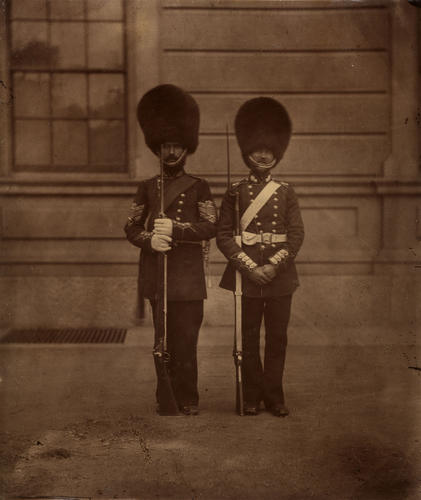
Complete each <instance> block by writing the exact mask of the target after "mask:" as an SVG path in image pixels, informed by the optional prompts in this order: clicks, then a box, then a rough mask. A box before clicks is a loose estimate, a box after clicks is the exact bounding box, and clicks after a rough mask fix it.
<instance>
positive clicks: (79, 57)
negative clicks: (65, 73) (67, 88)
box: [51, 23, 86, 69]
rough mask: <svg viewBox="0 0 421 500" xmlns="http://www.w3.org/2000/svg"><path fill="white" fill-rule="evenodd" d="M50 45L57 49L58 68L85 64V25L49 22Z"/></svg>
mask: <svg viewBox="0 0 421 500" xmlns="http://www.w3.org/2000/svg"><path fill="white" fill-rule="evenodd" d="M51 45H52V46H53V47H55V48H56V49H57V50H58V58H57V64H56V66H57V67H58V68H66V69H72V68H82V67H84V66H85V64H86V61H85V27H84V25H83V23H51Z"/></svg>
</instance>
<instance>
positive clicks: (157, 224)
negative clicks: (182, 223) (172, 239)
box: [153, 218, 173, 236]
mask: <svg viewBox="0 0 421 500" xmlns="http://www.w3.org/2000/svg"><path fill="white" fill-rule="evenodd" d="M172 230H173V222H172V220H171V219H168V218H165V219H155V221H154V227H153V231H154V233H155V234H160V235H166V236H172Z"/></svg>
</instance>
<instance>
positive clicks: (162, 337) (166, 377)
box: [153, 146, 179, 415]
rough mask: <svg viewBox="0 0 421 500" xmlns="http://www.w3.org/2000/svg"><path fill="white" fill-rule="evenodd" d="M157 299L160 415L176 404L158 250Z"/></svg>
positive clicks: (163, 261)
mask: <svg viewBox="0 0 421 500" xmlns="http://www.w3.org/2000/svg"><path fill="white" fill-rule="evenodd" d="M159 197H160V200H159V201H160V211H159V217H160V218H163V217H165V214H164V165H163V151H162V146H161V155H160V188H159ZM157 278H158V287H159V292H158V300H157V303H156V314H155V329H156V333H157V335H156V337H157V339H158V342H157V344H156V345H155V347H154V350H153V358H154V363H155V371H156V376H157V380H158V389H157V398H158V404H159V414H160V415H178V414H179V411H178V405H177V401H176V399H175V396H174V391H173V388H172V384H171V378H170V374H169V363H170V354H169V353H168V350H167V254H166V253H165V252H158V276H157Z"/></svg>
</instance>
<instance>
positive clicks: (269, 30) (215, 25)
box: [162, 8, 388, 51]
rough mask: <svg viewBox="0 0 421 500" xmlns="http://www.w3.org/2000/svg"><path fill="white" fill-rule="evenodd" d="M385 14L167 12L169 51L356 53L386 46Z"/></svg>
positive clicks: (374, 11)
mask: <svg viewBox="0 0 421 500" xmlns="http://www.w3.org/2000/svg"><path fill="white" fill-rule="evenodd" d="M387 36H388V19H387V11H386V10H384V9H371V10H365V11H364V12H363V13H362V12H361V11H360V10H358V9H354V10H352V11H350V12H348V11H344V10H330V11H298V12H297V11H283V10H282V9H279V10H277V11H276V10H273V11H271V13H270V15H268V13H267V12H266V11H264V10H260V11H256V10H253V11H250V10H236V9H235V8H233V9H232V10H217V11H212V10H211V9H210V10H175V9H172V10H164V11H163V20H162V45H163V47H164V49H165V50H180V49H182V50H255V51H257V50H259V51H260V50H282V51H285V50H294V51H298V50H306V51H307V50H350V49H351V50H352V49H355V48H358V50H364V49H383V48H384V47H385V46H386V45H387Z"/></svg>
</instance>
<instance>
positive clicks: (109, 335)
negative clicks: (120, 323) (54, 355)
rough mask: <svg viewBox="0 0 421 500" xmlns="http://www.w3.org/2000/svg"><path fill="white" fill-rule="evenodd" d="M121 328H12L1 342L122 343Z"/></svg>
mask: <svg viewBox="0 0 421 500" xmlns="http://www.w3.org/2000/svg"><path fill="white" fill-rule="evenodd" d="M126 333H127V330H126V329H123V328H32V329H13V330H11V331H10V332H9V333H7V334H6V335H5V336H4V337H3V338H1V339H0V343H1V344H122V343H124V340H125V338H126Z"/></svg>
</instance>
